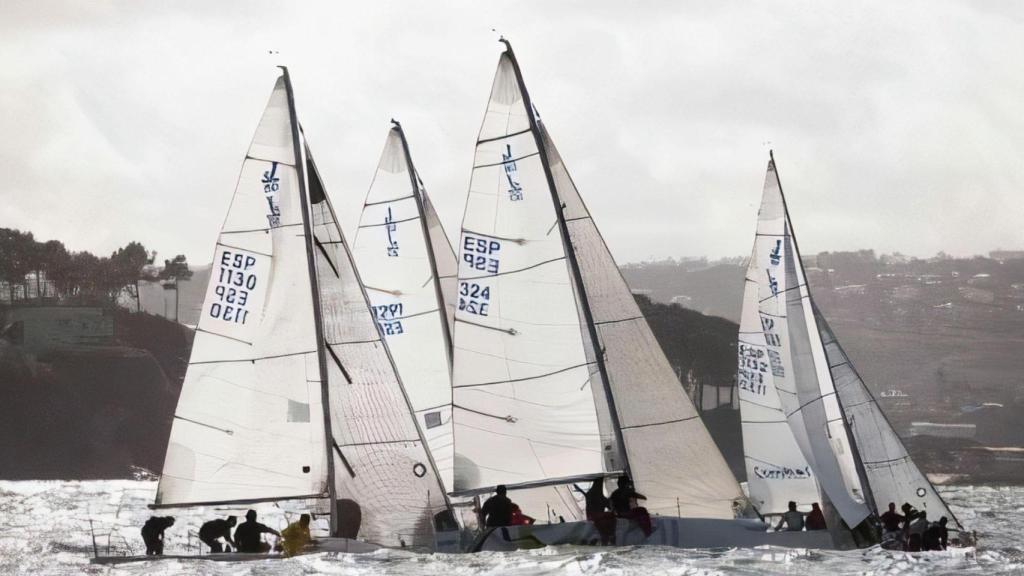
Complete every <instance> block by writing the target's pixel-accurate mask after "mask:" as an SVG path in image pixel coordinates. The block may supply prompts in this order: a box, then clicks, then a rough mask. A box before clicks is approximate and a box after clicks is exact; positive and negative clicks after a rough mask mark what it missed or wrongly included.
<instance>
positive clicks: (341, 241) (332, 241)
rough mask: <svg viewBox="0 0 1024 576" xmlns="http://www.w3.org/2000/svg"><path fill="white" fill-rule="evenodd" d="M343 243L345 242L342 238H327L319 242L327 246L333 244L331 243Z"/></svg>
mask: <svg viewBox="0 0 1024 576" xmlns="http://www.w3.org/2000/svg"><path fill="white" fill-rule="evenodd" d="M344 243H345V241H344V240H327V241H325V242H321V244H325V245H328V246H330V245H333V244H344Z"/></svg>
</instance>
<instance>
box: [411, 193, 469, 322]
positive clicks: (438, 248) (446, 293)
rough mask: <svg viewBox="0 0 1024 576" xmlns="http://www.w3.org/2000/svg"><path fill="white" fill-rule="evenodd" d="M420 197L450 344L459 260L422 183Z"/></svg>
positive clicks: (456, 299)
mask: <svg viewBox="0 0 1024 576" xmlns="http://www.w3.org/2000/svg"><path fill="white" fill-rule="evenodd" d="M420 195H421V196H422V198H423V216H424V218H426V220H427V236H428V237H429V238H430V243H431V246H433V248H434V264H435V267H436V268H437V270H436V273H437V278H438V281H439V282H440V284H441V298H442V300H443V301H444V307H445V312H446V314H447V320H448V322H447V325H448V331H449V342H451V338H454V333H455V307H456V305H457V303H458V300H459V298H458V295H457V291H458V284H459V260H458V258H456V256H455V250H453V249H452V244H451V242H449V241H448V235H447V234H446V233H445V231H444V227H443V226H442V225H441V219H440V218H438V217H437V211H436V210H435V209H434V204H433V203H432V202H431V201H430V196H428V195H427V191H426V190H425V189H423V184H422V182H421V183H420Z"/></svg>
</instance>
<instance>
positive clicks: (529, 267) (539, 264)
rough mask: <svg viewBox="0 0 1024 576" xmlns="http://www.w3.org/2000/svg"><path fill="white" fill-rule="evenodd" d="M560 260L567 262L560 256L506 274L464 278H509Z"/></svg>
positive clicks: (465, 277)
mask: <svg viewBox="0 0 1024 576" xmlns="http://www.w3.org/2000/svg"><path fill="white" fill-rule="evenodd" d="M560 260H565V256H559V257H558V258H552V259H551V260H545V261H543V262H538V263H536V264H533V265H530V266H527V267H525V268H516V269H515V270H507V271H505V272H498V273H496V274H485V275H482V276H463V278H464V279H466V280H480V279H483V278H495V277H497V276H508V275H509V274H517V273H519V272H526V271H527V270H532V269H534V268H539V267H541V266H543V265H545V264H551V263H552V262H558V261H560Z"/></svg>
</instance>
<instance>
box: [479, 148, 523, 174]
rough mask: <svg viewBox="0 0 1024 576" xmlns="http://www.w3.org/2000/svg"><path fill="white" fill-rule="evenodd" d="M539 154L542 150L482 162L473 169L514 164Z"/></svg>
mask: <svg viewBox="0 0 1024 576" xmlns="http://www.w3.org/2000/svg"><path fill="white" fill-rule="evenodd" d="M539 155H540V151H537V152H534V153H532V154H526V155H525V156H520V157H518V158H509V159H508V160H502V161H501V162H493V163H491V164H480V165H478V166H473V170H476V169H478V168H490V167H492V166H503V165H505V164H514V163H516V162H518V161H520V160H524V159H526V158H530V157H532V156H539Z"/></svg>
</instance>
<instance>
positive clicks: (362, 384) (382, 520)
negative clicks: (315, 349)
mask: <svg viewBox="0 0 1024 576" xmlns="http://www.w3.org/2000/svg"><path fill="white" fill-rule="evenodd" d="M307 166H308V172H309V183H310V190H309V196H310V202H311V208H312V213H313V224H314V233H315V239H316V241H315V246H316V250H315V254H316V272H317V281H318V285H319V294H320V304H321V310H322V325H323V331H324V341H325V345H326V351H327V369H328V383H329V396H330V415H331V430H332V431H333V437H334V443H335V445H334V452H333V455H334V469H335V486H336V490H337V497H338V498H339V499H340V500H341V501H342V502H343V505H342V506H341V511H340V516H341V525H342V531H343V532H344V531H346V529H347V526H346V523H347V522H348V520H347V519H348V518H351V517H352V515H353V514H352V510H353V509H355V508H356V507H358V509H359V511H360V516H361V523H360V528H359V532H358V534H359V538H360V539H364V540H368V541H371V542H374V543H377V544H384V545H391V546H409V547H414V548H424V549H425V548H430V547H431V545H432V542H433V534H434V524H433V522H434V518H435V516H436V515H438V514H439V513H442V512H443V511H444V510H445V509H446V508H447V499H446V497H445V493H444V488H443V486H442V483H441V481H440V479H439V477H438V474H437V470H436V467H435V465H434V463H433V461H432V458H431V455H430V453H429V451H428V449H427V447H426V445H425V443H424V440H423V434H422V429H421V428H420V427H419V426H417V422H416V418H415V416H414V415H413V409H412V406H411V403H410V399H409V398H408V397H407V396H406V394H405V391H404V390H403V386H402V382H401V381H400V379H399V377H398V374H397V373H396V369H395V366H394V364H393V362H392V358H391V355H390V354H389V350H388V347H387V346H386V345H385V343H384V341H383V340H382V338H381V330H382V328H381V326H380V324H379V323H378V322H377V321H376V320H377V319H379V318H380V316H379V315H378V316H377V318H375V317H374V316H373V315H371V307H370V304H369V302H368V298H367V295H366V294H365V293H364V291H363V287H362V284H361V282H360V277H359V274H358V273H357V271H356V268H355V265H354V264H353V260H352V256H351V254H350V252H349V248H348V246H347V245H346V241H345V238H344V235H343V234H342V232H341V228H340V226H339V225H338V220H337V218H336V216H335V213H334V210H333V208H332V207H331V205H330V201H329V200H328V198H327V195H326V194H325V193H324V189H323V185H322V183H321V181H320V177H319V175H318V173H317V171H316V167H315V165H314V164H313V163H312V160H311V159H310V160H309V161H308V163H307ZM439 353H440V354H442V355H443V354H444V350H443V348H442V349H441V350H439ZM346 500H348V501H351V502H344V501H346Z"/></svg>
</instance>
